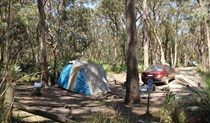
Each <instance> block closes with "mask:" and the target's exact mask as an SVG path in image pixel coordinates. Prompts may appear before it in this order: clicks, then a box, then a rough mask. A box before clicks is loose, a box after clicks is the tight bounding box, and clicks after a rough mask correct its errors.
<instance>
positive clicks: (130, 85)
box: [125, 0, 140, 104]
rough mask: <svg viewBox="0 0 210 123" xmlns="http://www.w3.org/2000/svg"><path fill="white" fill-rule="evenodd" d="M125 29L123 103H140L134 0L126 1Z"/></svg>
mask: <svg viewBox="0 0 210 123" xmlns="http://www.w3.org/2000/svg"><path fill="white" fill-rule="evenodd" d="M126 28H127V45H128V47H127V61H126V64H127V77H126V95H125V103H127V104H137V103H140V93H139V73H138V61H137V51H138V47H137V46H138V45H137V39H136V36H137V34H136V16H135V0H126Z"/></svg>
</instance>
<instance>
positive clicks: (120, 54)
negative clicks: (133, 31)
mask: <svg viewBox="0 0 210 123" xmlns="http://www.w3.org/2000/svg"><path fill="white" fill-rule="evenodd" d="M124 6H125V3H124V1H123V0H120V1H110V0H102V1H101V2H100V3H99V5H98V7H97V8H96V16H97V17H98V18H99V19H100V20H102V21H103V23H99V24H100V25H102V26H103V30H101V31H103V32H104V33H103V35H102V38H103V39H102V41H103V42H105V44H106V46H107V47H106V48H105V49H107V50H106V52H104V53H105V56H107V60H108V61H110V62H112V63H125V61H126V55H125V53H126V51H125V47H126V46H125V42H126V41H125V14H124V11H125V7H124Z"/></svg>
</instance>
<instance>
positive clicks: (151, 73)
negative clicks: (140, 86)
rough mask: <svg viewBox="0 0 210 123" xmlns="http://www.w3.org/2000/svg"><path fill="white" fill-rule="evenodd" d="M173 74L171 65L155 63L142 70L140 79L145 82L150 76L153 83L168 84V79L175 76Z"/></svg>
mask: <svg viewBox="0 0 210 123" xmlns="http://www.w3.org/2000/svg"><path fill="white" fill-rule="evenodd" d="M175 75H176V72H175V69H174V68H172V67H171V66H169V65H165V64H156V65H152V66H150V67H148V68H147V69H146V70H145V71H144V72H142V74H141V79H142V81H143V82H144V83H145V84H146V83H147V81H148V79H149V78H152V79H153V82H154V83H164V84H168V82H169V81H170V80H172V79H174V78H175Z"/></svg>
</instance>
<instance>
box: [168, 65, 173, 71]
mask: <svg viewBox="0 0 210 123" xmlns="http://www.w3.org/2000/svg"><path fill="white" fill-rule="evenodd" d="M166 70H167V71H168V70H174V68H172V67H170V66H167V65H166Z"/></svg>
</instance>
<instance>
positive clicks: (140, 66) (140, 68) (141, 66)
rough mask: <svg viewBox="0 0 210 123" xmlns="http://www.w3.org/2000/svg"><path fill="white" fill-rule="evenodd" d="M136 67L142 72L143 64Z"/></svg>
mask: <svg viewBox="0 0 210 123" xmlns="http://www.w3.org/2000/svg"><path fill="white" fill-rule="evenodd" d="M138 69H139V73H142V72H143V71H144V65H143V64H141V65H139V67H138Z"/></svg>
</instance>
